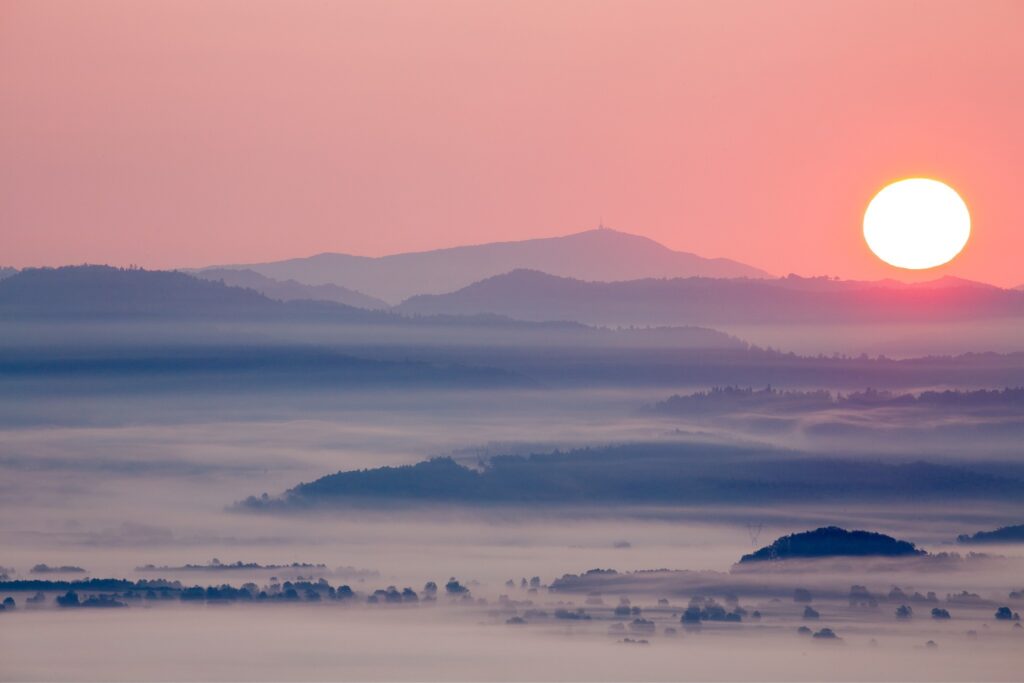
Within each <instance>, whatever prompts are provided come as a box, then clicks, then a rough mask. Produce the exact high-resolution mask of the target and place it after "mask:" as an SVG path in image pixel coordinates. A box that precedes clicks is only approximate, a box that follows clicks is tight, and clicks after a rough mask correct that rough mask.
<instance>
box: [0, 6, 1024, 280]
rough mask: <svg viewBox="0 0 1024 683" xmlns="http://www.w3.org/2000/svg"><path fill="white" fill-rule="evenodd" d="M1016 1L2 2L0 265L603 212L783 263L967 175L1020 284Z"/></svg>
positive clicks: (789, 264)
mask: <svg viewBox="0 0 1024 683" xmlns="http://www.w3.org/2000/svg"><path fill="white" fill-rule="evenodd" d="M1022 27H1024V4H1022V3H1020V2H1014V1H1011V2H996V1H988V2H966V1H964V2H959V3H950V2H937V1H931V2H910V1H903V2H896V1H892V0H885V1H884V2H868V1H866V0H856V1H852V2H806V1H804V2H771V3H767V2H678V1H677V2H664V3H659V2H647V3H641V2H598V1H588V2H527V1H517V2H504V3H502V2H486V1H479V0H472V1H468V2H434V1H432V2H423V1H419V0H416V1H412V2H382V1H373V2H259V1H255V0H253V1H247V2H205V1H204V2H158V1H148V2H134V1H129V2H105V1H91V2H77V1H75V2H41V1H33V2H11V1H10V0H8V1H6V2H4V3H3V4H2V5H0V263H2V264H9V265H17V266H26V265H41V264H60V263H69V262H83V261H89V262H109V263H114V264H129V263H138V264H142V265H145V266H149V267H168V266H191V265H204V264H210V263H217V262H240V261H260V260H273V259H280V258H285V257H290V256H303V255H309V254H312V253H316V252H322V251H344V252H350V253H357V254H366V255H380V254H385V253H392V252H396V251H407V250H417V249H428V248H434V247H440V246H449V245H455V244H461V243H474V242H485V241H492V240H503V239H522V238H527V237H535V236H547V235H556V234H564V233H568V232H573V231H578V230H581V229H586V228H589V227H592V226H594V225H595V224H596V223H597V222H598V220H599V219H601V218H602V217H603V220H604V222H605V223H606V224H609V225H611V226H613V227H616V228H619V229H622V230H625V231H629V232H635V233H639V234H644V235H647V236H649V237H652V238H654V239H657V240H659V241H661V242H663V243H664V244H666V245H668V246H671V247H673V248H677V249H682V250H687V251H694V252H697V253H699V254H702V255H707V256H728V257H732V258H735V259H738V260H742V261H746V262H749V263H751V264H753V265H756V266H760V267H762V268H765V269H768V270H770V271H772V272H775V273H778V274H785V273H788V272H791V271H792V272H798V273H802V274H808V275H812V274H822V273H828V274H835V275H842V276H846V277H882V276H890V275H897V276H898V275H901V274H904V271H896V270H895V269H892V268H889V267H888V266H884V265H882V264H881V263H880V262H878V261H877V260H876V259H875V258H874V257H873V256H871V255H870V253H869V252H868V250H867V248H866V246H865V245H864V243H863V240H862V237H861V233H860V220H861V216H862V213H863V210H864V208H865V206H866V204H867V202H868V201H869V199H870V198H871V196H872V195H873V193H874V192H875V191H877V190H878V189H880V188H881V187H882V186H883V185H885V184H886V183H887V182H889V181H891V180H894V179H898V178H900V177H905V176H908V175H927V176H932V177H935V178H939V179H942V180H945V181H946V182H948V183H950V184H951V185H953V186H954V187H956V188H957V189H959V190H960V191H961V193H962V194H963V196H964V198H965V200H966V201H967V204H968V205H969V207H970V209H971V211H972V215H973V218H974V223H975V225H974V235H973V237H972V240H971V242H970V243H969V244H968V246H967V249H966V250H965V252H964V253H963V254H962V255H961V257H960V258H959V259H958V261H956V262H955V264H954V265H952V266H949V267H946V268H944V269H941V270H939V271H933V272H932V275H938V274H946V273H949V274H956V275H960V276H964V277H970V278H976V279H983V280H988V281H993V282H997V283H1000V284H1004V285H1011V284H1012V285H1016V284H1021V283H1022V282H1024V269H1022V268H1021V265H1020V261H1021V252H1022V247H1024V236H1022V235H1021V229H1022V226H1024V207H1022V205H1021V202H1020V199H1019V198H1020V185H1019V183H1020V168H1021V163H1022V160H1024V132H1022V127H1021V123H1020V122H1021V121H1022V120H1024V88H1021V87H1020V83H1021V81H1020V77H1021V68H1022V66H1024V41H1021V39H1020V36H1021V31H1022Z"/></svg>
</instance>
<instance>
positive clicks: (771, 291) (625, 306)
mask: <svg viewBox="0 0 1024 683" xmlns="http://www.w3.org/2000/svg"><path fill="white" fill-rule="evenodd" d="M394 310H396V311H399V312H402V313H409V314H418V315H427V314H441V313H444V314H449V315H453V314H459V315H467V314H481V313H492V314H496V315H506V316H509V317H512V318H516V319H520V320H577V321H579V322H583V323H587V324H598V325H716V324H734V323H742V324H750V323H818V322H829V323H833V322H834V323H880V322H901V323H907V322H933V321H950V322H952V321H966V320H983V319H993V318H1016V317H1021V316H1024V292H1018V291H1014V290H1006V289H1000V288H998V287H992V286H989V285H983V284H979V283H976V282H970V281H967V280H960V279H957V278H948V277H947V278H942V279H940V280H935V281H932V282H926V283H919V284H903V283H899V282H895V281H892V280H883V281H878V282H858V281H841V280H834V279H830V278H800V277H796V276H792V275H791V276H789V277H786V278H777V279H756V280H755V279H747V278H742V279H718V278H705V277H695V278H673V279H653V278H649V279H643V280H632V281H627V282H584V281H582V280H576V279H572V278H565V277H558V276H555V275H550V274H548V273H543V272H539V271H535V270H516V271H512V272H510V273H506V274H504V275H499V276H496V277H492V278H488V279H486V280H483V281H481V282H477V283H474V284H472V285H470V286H468V287H465V288H463V289H461V290H458V291H456V292H452V293H450V294H440V295H420V296H414V297H411V298H410V299H408V300H406V301H404V302H403V303H402V304H400V305H399V306H397V307H396V308H395V309H394Z"/></svg>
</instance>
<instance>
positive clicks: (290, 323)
mask: <svg viewBox="0 0 1024 683" xmlns="http://www.w3.org/2000/svg"><path fill="white" fill-rule="evenodd" d="M253 275H255V276H256V277H257V278H262V277H263V276H260V275H258V274H253ZM244 277H246V276H245V275H244V274H243V278H244ZM281 284H284V285H286V286H288V287H290V285H288V283H281ZM305 287H306V286H303V285H299V286H298V288H299V289H297V290H293V291H292V292H291V293H292V294H296V295H297V294H298V293H299V292H300V291H303V289H304V288H305ZM309 289H313V290H316V291H317V292H319V291H321V290H320V289H319V288H316V287H310V288H309ZM325 289H326V291H328V292H329V293H332V294H337V293H338V291H337V290H338V289H339V288H335V287H333V286H327V287H326V288H325ZM346 296H347V295H346ZM89 321H118V322H128V323H132V322H168V321H171V322H179V321H180V322H189V323H193V322H194V323H213V324H221V323H232V322H238V323H258V324H264V323H267V324H273V323H283V325H277V328H279V329H294V330H296V332H295V334H297V335H300V338H302V337H301V335H302V334H304V332H308V329H307V327H308V326H304V324H307V323H308V324H313V323H315V324H323V325H348V326H350V329H351V327H352V326H361V327H364V328H367V331H365V332H364V333H362V334H361V335H360V336H358V337H357V336H353V335H348V336H346V337H344V338H337V337H332V338H330V339H331V340H332V345H333V343H334V342H346V343H349V344H355V345H360V344H361V345H367V344H368V345H370V346H372V347H375V351H378V352H379V351H380V348H379V345H380V344H382V343H383V342H385V341H387V342H388V343H389V344H392V345H393V344H395V343H402V344H417V343H429V344H431V346H434V345H436V342H437V340H438V339H440V340H443V341H445V342H446V343H448V344H453V345H455V346H459V345H460V344H461V345H464V344H473V343H476V344H479V345H483V346H485V347H492V346H495V345H502V344H505V345H507V344H526V345H530V344H541V345H544V346H545V347H547V346H551V345H555V346H558V345H561V346H566V345H567V346H569V347H570V348H573V349H578V348H582V347H588V346H596V347H605V346H612V347H618V346H634V347H665V348H672V349H683V348H689V349H731V350H745V349H747V348H748V345H747V344H746V343H745V342H743V341H742V340H740V339H737V338H736V337H733V336H730V335H728V334H725V333H722V332H718V331H716V330H712V329H706V328H698V327H692V326H687V327H675V328H661V329H637V330H623V331H613V330H606V329H600V328H592V327H587V326H585V325H583V324H581V323H576V322H572V321H557V322H546V323H536V322H530V321H518V320H513V319H511V318H507V317H504V316H493V315H482V316H445V315H442V316H406V315H403V314H400V313H396V312H393V311H381V310H368V309H366V308H359V307H355V306H350V305H346V304H343V303H338V302H335V301H326V300H316V301H314V300H308V299H298V298H296V299H289V300H284V301H282V300H278V299H274V298H270V297H268V296H266V295H264V294H263V293H261V292H258V291H256V290H254V289H250V288H245V287H236V286H229V285H227V284H225V282H224V281H222V280H220V279H216V280H208V279H203V278H201V277H194V276H192V275H188V274H185V273H182V272H178V271H152V270H142V269H125V268H112V267H110V266H64V267H61V268H34V269H26V270H23V271H20V272H18V273H16V274H14V275H12V276H11V277H8V278H4V279H2V280H0V322H8V323H18V322H46V323H78V322H89ZM193 328H196V329H197V330H198V329H200V328H201V325H192V324H185V325H177V326H175V329H176V330H178V331H179V332H182V333H186V332H187V331H188V330H190V329H193ZM292 336H295V335H292ZM317 338H318V339H319V337H317ZM305 339H306V340H307V341H309V340H311V339H312V337H306V338H305ZM375 355H380V354H379V353H376V354H375ZM399 355H401V354H399ZM450 360H458V359H449V358H445V359H444V361H445V362H447V361H450Z"/></svg>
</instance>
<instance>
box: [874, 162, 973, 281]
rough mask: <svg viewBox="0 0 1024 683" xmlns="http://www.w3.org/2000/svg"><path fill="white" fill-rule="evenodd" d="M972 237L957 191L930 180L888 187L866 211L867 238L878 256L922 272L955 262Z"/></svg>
mask: <svg viewBox="0 0 1024 683" xmlns="http://www.w3.org/2000/svg"><path fill="white" fill-rule="evenodd" d="M970 235H971V215H970V213H969V212H968V211H967V205H966V204H965V203H964V200H963V199H961V198H960V195H958V194H957V193H956V190H954V189H953V188H951V187H950V186H949V185H946V184H945V183H940V182H939V181H938V180H931V179H929V178H908V179H907V180H900V181H898V182H895V183H892V184H891V185H888V186H886V187H885V188H884V189H883V190H882V191H881V192H879V193H878V194H876V195H875V198H874V199H872V200H871V203H870V204H868V209H867V211H866V212H865V213H864V239H865V240H867V243H868V246H869V247H870V248H871V251H873V252H874V253H875V255H876V256H878V258H880V259H882V260H883V261H885V262H886V263H888V264H890V265H893V266H896V267H897V268H909V269H913V270H922V269H925V268H934V267H936V266H941V265H942V264H944V263H948V262H949V261H952V260H953V258H954V257H955V256H956V255H957V254H959V253H960V251H961V250H962V249H963V248H964V245H966V244H967V239H968V237H970Z"/></svg>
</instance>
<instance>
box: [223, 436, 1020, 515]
mask: <svg viewBox="0 0 1024 683" xmlns="http://www.w3.org/2000/svg"><path fill="white" fill-rule="evenodd" d="M1018 470H1019V471H1018ZM1014 472H1016V474H1013V473H1004V474H1002V475H1001V476H995V475H991V474H987V473H984V472H981V471H974V470H970V469H967V468H964V467H956V466H948V465H936V464H932V463H925V462H911V463H905V464H892V463H882V462H868V461H858V460H846V459H826V458H816V457H800V456H799V455H798V454H794V453H792V452H786V451H775V450H771V449H765V448H754V447H740V446H723V445H714V444H694V443H668V444H666V443H655V444H647V443H644V444H629V445H623V446H608V447H604V448H590V449H581V450H574V451H569V452H567V453H560V452H555V453H547V454H535V455H531V456H518V455H508V456H500V457H495V458H491V459H490V460H488V461H487V462H486V463H484V464H483V465H482V466H481V467H480V468H479V469H471V468H469V467H466V466H463V465H461V464H460V463H458V462H456V461H455V460H453V459H451V458H435V459H432V460H427V461H424V462H421V463H418V464H415V465H407V466H402V467H380V468H376V469H370V470H359V471H349V472H338V473H336V474H331V475H328V476H325V477H322V478H320V479H317V480H316V481H313V482H309V483H305V484H300V485H298V486H296V487H295V488H293V489H291V490H289V491H287V492H286V493H285V494H284V495H283V496H282V497H281V498H270V497H267V498H262V497H260V498H256V497H253V498H250V499H248V500H246V501H245V503H244V504H243V505H244V506H245V507H251V508H257V509H279V508H280V509H284V508H305V507H315V506H322V505H328V506H330V505H344V504H346V503H355V502H359V501H379V502H380V503H381V504H385V503H386V504H389V505H391V504H394V503H395V502H400V501H408V502H421V503H422V502H443V503H473V504H488V503H527V502H531V503H545V504H601V505H609V504H612V503H620V504H621V503H631V504H698V503H701V504H703V503H708V504H711V503H730V504H737V503H761V502H769V501H785V502H788V503H794V502H798V501H828V500H836V499H845V500H877V499H890V500H900V501H906V500H914V499H931V500H950V499H978V498H985V499H1007V500H1024V481H1022V480H1021V479H1020V476H1019V475H1024V468H1017V470H1014Z"/></svg>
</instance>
